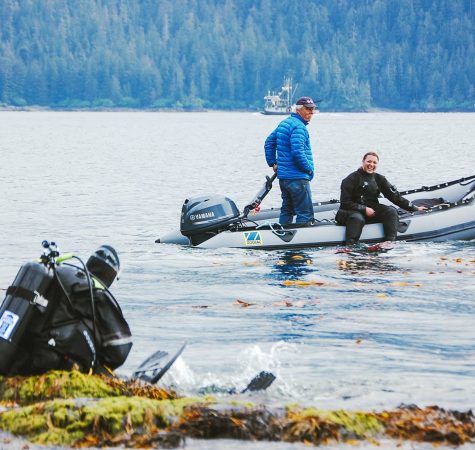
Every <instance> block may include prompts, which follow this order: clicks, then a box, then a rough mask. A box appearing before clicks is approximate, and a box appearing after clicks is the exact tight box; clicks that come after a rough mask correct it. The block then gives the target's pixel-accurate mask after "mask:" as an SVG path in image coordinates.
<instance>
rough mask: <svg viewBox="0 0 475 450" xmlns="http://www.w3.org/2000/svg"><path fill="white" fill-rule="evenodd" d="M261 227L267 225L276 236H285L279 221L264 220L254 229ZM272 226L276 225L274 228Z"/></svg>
mask: <svg viewBox="0 0 475 450" xmlns="http://www.w3.org/2000/svg"><path fill="white" fill-rule="evenodd" d="M263 227H269V229H270V230H271V231H272V233H274V234H275V235H276V236H285V229H284V227H283V226H282V224H280V223H279V222H264V223H262V224H261V225H258V226H257V227H256V230H258V229H260V228H263ZM274 227H276V229H274Z"/></svg>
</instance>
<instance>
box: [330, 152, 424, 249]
mask: <svg viewBox="0 0 475 450" xmlns="http://www.w3.org/2000/svg"><path fill="white" fill-rule="evenodd" d="M378 163H379V156H378V155H377V153H374V152H368V153H366V154H365V155H364V156H363V162H362V164H361V167H360V168H359V169H358V170H357V171H355V172H353V173H350V175H348V176H347V177H346V178H345V179H344V180H343V181H342V182H341V197H340V205H341V206H340V209H339V210H338V213H337V215H336V218H335V219H336V221H337V222H338V223H339V224H340V225H346V237H345V243H346V245H352V244H354V243H356V242H358V240H359V238H360V236H361V232H362V231H363V227H364V225H365V224H366V223H375V222H382V223H383V227H384V240H385V241H395V240H396V236H397V225H398V213H397V210H396V208H394V207H393V206H387V205H381V204H380V203H379V201H378V197H379V194H383V195H384V196H385V197H386V198H387V199H388V200H390V201H391V202H392V203H394V204H395V205H397V206H399V207H400V208H402V209H405V210H406V211H411V212H414V211H423V210H426V209H427V208H425V207H424V206H415V205H413V204H412V203H411V202H410V201H409V200H407V199H406V198H404V197H402V196H401V194H400V193H399V192H398V191H397V189H396V188H395V186H393V185H392V184H391V183H389V181H388V180H387V179H386V178H385V177H384V176H382V175H380V174H378V173H375V172H376V169H377V167H378Z"/></svg>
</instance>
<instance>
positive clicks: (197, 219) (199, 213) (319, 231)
mask: <svg viewBox="0 0 475 450" xmlns="http://www.w3.org/2000/svg"><path fill="white" fill-rule="evenodd" d="M274 178H275V176H274V177H272V178H269V177H267V180H266V183H265V185H264V186H263V188H262V189H261V190H260V191H259V192H258V194H257V195H256V197H255V199H254V200H253V201H252V202H250V203H249V204H248V205H246V207H245V208H244V210H243V212H242V213H241V212H240V211H239V210H238V208H237V206H236V204H235V203H234V202H233V201H232V200H231V199H230V198H228V197H224V196H221V195H208V196H201V197H191V198H189V199H186V200H185V202H184V204H183V207H182V212H181V223H180V230H179V231H178V230H177V231H175V232H171V233H168V234H166V235H164V236H162V237H160V238H159V239H157V240H156V241H155V242H156V243H166V244H180V245H190V246H194V247H199V248H219V247H234V248H258V249H285V248H302V247H321V246H339V245H342V244H343V243H344V239H345V227H344V226H341V225H338V224H337V223H336V222H335V215H336V212H337V211H338V208H339V206H340V204H339V201H338V200H329V201H325V202H319V203H315V204H314V211H315V219H316V221H315V224H313V225H295V224H294V225H286V226H282V225H280V224H279V223H278V222H277V220H278V218H279V214H280V209H279V208H271V209H266V210H262V211H260V212H258V213H257V214H255V215H252V216H251V217H249V213H250V212H251V211H253V210H255V208H256V207H258V206H259V205H260V203H261V202H262V200H263V198H264V197H265V196H266V195H267V193H268V192H269V191H270V189H271V188H272V181H273V180H274ZM401 194H402V195H403V196H404V197H406V198H407V199H408V200H411V201H412V202H413V203H414V204H416V205H422V206H427V207H428V210H427V211H420V212H415V213H408V212H407V211H403V210H400V211H399V213H400V216H399V228H398V236H397V240H403V241H445V240H457V239H460V240H470V239H475V175H472V176H469V177H465V178H460V179H458V180H454V181H449V182H446V183H441V184H437V185H435V186H422V187H420V188H418V189H413V190H408V191H404V192H401ZM380 202H381V203H386V204H390V203H389V202H388V201H387V200H386V199H385V198H381V200H380ZM382 240H384V233H383V226H382V224H380V223H375V224H367V225H365V227H364V228H363V233H362V235H361V239H360V241H361V242H366V243H377V242H381V241H382Z"/></svg>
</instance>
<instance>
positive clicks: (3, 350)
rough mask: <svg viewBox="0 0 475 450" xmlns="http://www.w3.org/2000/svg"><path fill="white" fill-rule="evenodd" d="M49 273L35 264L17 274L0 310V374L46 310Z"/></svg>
mask: <svg viewBox="0 0 475 450" xmlns="http://www.w3.org/2000/svg"><path fill="white" fill-rule="evenodd" d="M53 276H54V272H53V269H52V268H51V267H49V266H47V265H45V264H42V263H39V262H30V263H27V264H24V265H23V266H22V267H21V268H20V270H19V271H18V274H17V276H16V277H15V280H14V281H13V283H12V285H11V286H10V287H9V288H8V289H7V295H6V297H5V300H4V301H3V303H2V305H1V307H0V374H4V375H5V374H7V373H8V371H9V369H10V367H11V365H12V363H13V361H14V359H15V357H16V356H17V352H18V347H17V346H18V344H19V342H20V340H21V338H22V337H23V335H24V334H25V332H26V331H27V330H28V327H29V325H30V322H31V321H32V320H34V317H35V314H38V313H42V312H44V311H45V310H46V307H47V306H48V300H47V291H48V288H49V287H50V285H51V282H52V281H53Z"/></svg>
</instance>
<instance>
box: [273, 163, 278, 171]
mask: <svg viewBox="0 0 475 450" xmlns="http://www.w3.org/2000/svg"><path fill="white" fill-rule="evenodd" d="M272 169H273V170H274V172H277V164H274V165H273V166H272Z"/></svg>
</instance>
